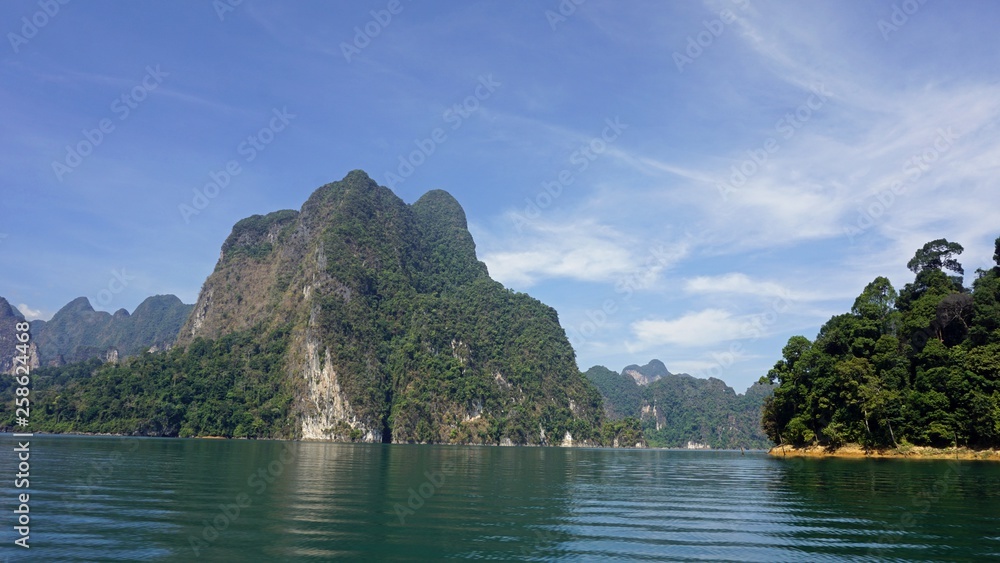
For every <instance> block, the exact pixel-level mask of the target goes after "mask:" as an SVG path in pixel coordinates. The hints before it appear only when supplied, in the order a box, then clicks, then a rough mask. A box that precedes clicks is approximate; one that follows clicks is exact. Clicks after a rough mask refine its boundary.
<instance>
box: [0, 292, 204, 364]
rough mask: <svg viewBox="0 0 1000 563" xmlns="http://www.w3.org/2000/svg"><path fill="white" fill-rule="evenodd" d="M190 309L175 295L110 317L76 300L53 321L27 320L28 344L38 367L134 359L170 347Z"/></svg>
mask: <svg viewBox="0 0 1000 563" xmlns="http://www.w3.org/2000/svg"><path fill="white" fill-rule="evenodd" d="M4 303H6V301H4ZM193 308H194V305H186V304H184V303H182V302H181V300H180V299H178V298H177V297H176V296H174V295H154V296H152V297H148V298H146V299H145V300H144V301H143V302H142V303H140V304H139V306H138V307H136V308H135V311H134V312H132V313H131V314H129V312H128V311H127V310H125V309H119V310H118V311H116V312H115V313H114V314H111V313H108V312H105V311H95V310H94V308H93V307H92V306H91V304H90V301H89V300H88V299H87V298H86V297H78V298H76V299H74V300H72V301H70V302H69V303H67V304H66V305H65V306H64V307H63V308H62V309H59V311H58V312H56V314H55V315H53V317H52V319H50V320H48V321H41V320H37V321H31V339H32V342H34V343H35V345H36V346H37V347H38V355H39V363H40V364H41V365H43V366H60V365H65V364H69V363H74V362H82V361H85V360H89V359H91V358H101V359H105V360H113V359H116V358H123V357H127V356H134V355H136V354H140V353H142V352H144V351H146V350H149V349H150V348H156V349H163V348H169V347H170V346H172V345H173V343H174V341H175V340H176V339H177V334H178V332H180V328H181V325H183V324H184V321H185V320H187V317H188V315H189V314H190V313H191V310H192V309H193ZM0 309H2V307H0ZM18 314H20V313H18ZM2 315H3V311H2V310H0V317H2Z"/></svg>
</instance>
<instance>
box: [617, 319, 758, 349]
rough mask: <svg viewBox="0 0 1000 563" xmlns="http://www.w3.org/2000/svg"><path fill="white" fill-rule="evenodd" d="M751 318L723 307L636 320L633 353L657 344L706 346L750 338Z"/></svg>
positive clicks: (631, 345) (633, 330)
mask: <svg viewBox="0 0 1000 563" xmlns="http://www.w3.org/2000/svg"><path fill="white" fill-rule="evenodd" d="M746 327H747V321H746V319H741V318H739V317H736V316H734V315H733V314H732V313H730V312H729V311H726V310H722V309H704V310H701V311H696V312H690V313H685V314H684V315H682V316H680V317H677V318H675V319H644V320H640V321H636V322H634V323H632V326H631V330H632V334H633V336H634V340H633V341H631V342H629V343H628V344H627V346H628V349H629V352H640V351H643V350H648V349H650V348H652V347H654V346H664V345H673V346H686V347H705V346H713V345H716V344H719V343H721V342H727V341H730V340H734V339H737V338H745V337H747V336H748V335H747V333H746Z"/></svg>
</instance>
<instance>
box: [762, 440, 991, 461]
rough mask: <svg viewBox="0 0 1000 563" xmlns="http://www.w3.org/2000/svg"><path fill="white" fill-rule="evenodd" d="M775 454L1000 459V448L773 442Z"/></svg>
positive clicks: (822, 456) (840, 456) (821, 456)
mask: <svg viewBox="0 0 1000 563" xmlns="http://www.w3.org/2000/svg"><path fill="white" fill-rule="evenodd" d="M767 453H768V455H770V456H774V457H815V458H848V459H866V458H867V459H953V460H954V459H957V460H978V461H1000V450H973V449H969V448H932V447H929V446H903V447H899V448H883V449H865V448H864V447H862V446H860V445H858V444H845V445H843V446H840V447H838V448H834V449H830V448H827V447H826V446H816V445H814V446H801V447H796V446H787V445H786V446H774V447H773V448H771V449H770V450H768V452H767Z"/></svg>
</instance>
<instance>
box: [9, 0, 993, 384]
mask: <svg viewBox="0 0 1000 563" xmlns="http://www.w3.org/2000/svg"><path fill="white" fill-rule="evenodd" d="M231 3H232V4H236V5H235V6H230V2H229V1H227V0H220V1H219V2H215V3H214V4H213V3H211V2H201V1H197V2H196V1H179V2H170V3H167V2H160V3H153V2H142V3H138V2H107V1H103V2H102V1H88V2H79V1H77V2H69V3H67V4H65V5H62V4H59V3H58V2H56V1H54V0H53V1H51V2H48V3H47V2H45V1H44V0H43V1H42V2H37V1H16V2H15V1H9V2H4V3H2V4H0V28H2V31H3V32H4V34H5V37H6V43H5V45H4V46H3V48H2V49H0V117H2V123H3V128H2V130H3V134H2V136H0V185H2V186H3V188H2V190H3V192H2V194H3V195H2V198H3V211H4V213H3V217H4V219H3V222H2V223H0V261H2V263H3V264H4V266H3V268H2V269H0V295H2V296H4V297H6V298H7V299H8V300H10V301H11V302H12V303H14V304H15V305H17V306H19V308H20V309H21V310H22V311H23V312H25V313H26V314H28V315H29V316H31V317H33V318H49V317H50V316H51V315H52V314H53V313H55V311H56V310H58V309H59V307H61V306H62V305H64V304H66V303H67V302H69V301H70V300H71V299H73V298H75V297H78V296H81V295H82V296H87V297H88V298H90V300H91V302H92V303H93V304H94V306H95V307H96V308H98V309H103V310H108V311H114V310H116V309H118V308H122V307H124V308H126V309H128V310H132V309H134V308H135V306H136V305H138V304H139V303H140V302H141V301H142V300H143V299H144V298H145V297H147V296H149V295H153V294H164V293H173V294H176V295H178V296H179V297H181V299H182V300H184V301H185V302H187V303H192V302H194V300H195V299H196V298H197V293H198V290H199V289H200V287H201V284H202V282H203V281H204V280H205V278H206V277H207V276H208V274H209V273H210V272H211V271H212V269H213V267H214V264H215V261H216V260H217V259H218V253H219V248H220V246H221V244H222V241H223V240H224V239H225V237H226V236H227V234H228V233H229V230H230V229H231V227H232V225H233V224H234V223H235V222H236V221H237V220H239V219H241V218H243V217H246V216H249V215H252V214H255V213H266V212H269V211H273V210H277V209H286V208H292V209H297V208H299V207H300V206H301V204H302V203H303V202H304V201H305V200H306V198H307V197H308V195H309V194H310V193H311V192H312V191H313V190H314V189H315V188H317V187H318V186H320V185H322V184H324V183H327V182H330V181H334V180H339V179H340V178H342V177H343V176H344V175H345V174H346V173H347V172H348V171H350V170H353V169H357V168H360V169H363V170H365V171H367V172H368V173H369V175H371V176H372V177H373V178H374V179H375V180H377V181H378V182H379V183H380V184H383V185H389V186H390V187H392V189H393V190H394V191H395V192H396V193H397V194H398V195H399V196H400V197H401V198H403V199H404V200H405V201H407V202H413V201H415V200H416V199H417V198H418V197H419V196H420V195H421V194H423V193H424V192H426V191H427V190H430V189H436V188H440V189H445V190H447V191H449V192H450V193H452V194H453V195H454V196H455V197H456V198H457V199H458V200H459V201H460V202H461V203H462V205H463V206H464V208H465V210H466V213H467V215H468V219H469V224H470V229H471V230H472V233H473V235H474V236H475V239H476V242H477V247H478V253H479V257H480V259H482V260H483V261H484V262H486V264H487V265H488V267H489V270H490V272H491V275H492V276H493V277H494V278H495V279H498V280H499V281H501V282H503V283H504V284H505V285H507V286H508V287H512V288H515V289H517V290H519V291H525V292H528V293H530V294H531V295H533V296H535V297H537V298H539V299H541V300H542V301H543V302H545V303H548V304H550V305H552V306H553V307H555V308H556V310H557V311H558V312H559V315H560V319H561V321H562V323H563V326H564V327H565V328H566V329H567V333H568V334H569V336H570V339H571V341H572V342H573V344H574V347H575V349H576V351H577V356H578V363H579V365H580V367H581V368H583V369H586V368H588V367H590V366H591V365H594V364H604V365H606V366H608V367H610V368H612V369H615V370H620V369H621V368H622V367H624V366H625V365H627V364H630V363H636V362H638V363H645V362H646V361H647V360H649V359H650V358H659V359H661V360H663V361H664V363H665V364H666V365H667V367H668V368H669V369H670V370H671V371H675V372H681V371H683V372H689V373H692V374H695V375H700V376H709V375H712V376H716V377H719V378H721V379H723V380H724V381H726V382H727V383H729V384H730V385H733V386H734V387H736V388H737V390H740V391H741V390H742V389H744V388H746V387H747V386H748V385H749V384H750V383H752V382H753V381H755V380H756V379H757V378H758V377H760V376H761V375H763V374H764V373H766V371H767V369H768V368H769V367H770V366H771V365H773V363H774V362H775V361H776V360H777V359H779V357H780V350H781V347H782V346H783V345H784V343H785V342H786V341H787V339H788V337H789V336H791V335H794V334H804V335H806V336H808V337H810V338H812V337H814V336H815V334H816V331H817V330H818V328H819V327H820V326H821V325H822V323H823V322H825V321H826V320H827V319H828V318H829V317H830V316H831V315H834V314H837V313H841V312H844V311H846V310H848V309H849V308H850V306H851V304H852V303H853V300H854V298H855V297H856V296H857V295H858V294H859V293H860V292H861V290H862V289H863V288H864V286H865V284H867V283H868V282H869V281H871V280H872V279H874V278H875V277H876V276H878V275H887V276H888V277H889V278H890V279H891V280H892V282H893V284H894V285H896V287H897V288H898V287H901V286H902V285H903V284H905V283H906V282H908V281H910V280H911V279H912V276H911V274H910V273H909V272H908V271H907V270H906V268H905V264H906V262H907V260H908V259H909V258H910V257H911V256H912V255H913V252H914V251H915V250H916V249H917V248H919V247H920V246H921V245H922V244H923V243H925V242H927V241H929V240H932V239H936V238H940V237H945V238H947V239H949V240H952V241H957V242H960V243H961V244H963V245H964V246H965V249H966V252H965V254H964V255H963V256H962V262H963V264H964V265H965V267H966V271H967V281H968V280H969V279H971V276H972V272H973V271H974V270H975V269H976V268H978V267H985V266H987V265H988V264H989V263H990V262H991V261H990V257H991V256H992V250H993V249H992V242H993V239H994V238H996V236H998V235H1000V221H998V215H1000V214H998V211H997V207H996V205H997V201H998V197H997V194H998V187H1000V186H998V184H997V182H996V178H997V177H998V170H997V169H998V166H1000V143H998V139H1000V135H998V133H1000V131H997V124H998V119H1000V75H998V72H1000V71H998V67H997V53H998V52H1000V37H998V34H997V33H996V22H997V21H1000V13H998V12H1000V6H997V5H996V4H995V3H993V2H987V1H979V2H974V1H970V2H962V3H944V2H935V1H933V0H930V1H926V2H919V1H918V0H908V1H906V2H895V3H894V2H868V1H864V2H861V1H855V2H845V1H828V2H810V3H798V2H796V3H792V2H765V1H763V0H749V1H744V0H738V1H734V0H718V1H706V2H702V3H697V2H669V3H668V2H611V1H607V2H605V1H600V0H563V1H562V2H558V1H555V0H552V1H544V2H462V3H458V2H449V3H445V2H423V3H417V2H410V1H409V0H400V1H398V2H397V1H388V0H386V1H381V0H379V1H373V2H352V3H346V2H339V3H333V2H295V3H278V2H264V1H256V0H244V1H243V2H241V3H239V2H235V1H233V2H231ZM46 9H47V10H48V13H46V12H45V10H46ZM213 182H217V183H215V184H212V183H213ZM220 184H225V185H224V186H220ZM216 186H219V187H216Z"/></svg>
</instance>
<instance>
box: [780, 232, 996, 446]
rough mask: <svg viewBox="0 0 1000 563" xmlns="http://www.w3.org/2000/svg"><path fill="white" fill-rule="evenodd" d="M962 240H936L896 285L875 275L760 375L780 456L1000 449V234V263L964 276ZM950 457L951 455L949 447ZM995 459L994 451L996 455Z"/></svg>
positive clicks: (794, 339) (791, 343)
mask: <svg viewBox="0 0 1000 563" xmlns="http://www.w3.org/2000/svg"><path fill="white" fill-rule="evenodd" d="M963 250H964V249H963V247H962V246H961V245H960V244H958V243H954V242H949V241H948V240H946V239H938V240H935V241H932V242H929V243H927V244H925V245H924V246H923V247H922V248H921V249H919V250H918V251H917V252H916V254H915V255H914V256H913V258H912V259H911V260H910V261H909V263H908V264H907V266H908V267H909V269H910V270H911V271H912V272H913V273H914V274H915V277H914V280H913V281H912V282H910V283H908V284H906V285H905V286H904V287H903V288H902V289H901V290H899V291H898V292H897V291H896V289H895V288H893V287H892V284H890V283H889V280H888V279H886V278H884V277H878V278H876V279H875V280H874V281H872V282H871V283H870V284H868V286H867V287H865V289H864V291H863V292H862V293H861V295H860V296H858V298H857V300H856V301H855V302H854V306H853V307H852V308H851V311H850V312H849V313H845V314H842V315H837V316H834V317H833V318H831V319H830V320H829V321H828V322H827V323H826V324H824V325H823V327H822V328H821V329H820V331H819V334H818V335H817V336H816V338H815V340H812V341H810V340H809V339H807V338H805V337H803V336H794V337H792V338H790V339H789V340H788V343H787V345H786V346H785V347H784V349H783V350H782V355H783V358H782V359H781V360H780V361H779V362H777V363H776V364H775V366H774V368H773V369H771V370H770V371H769V372H768V374H767V375H766V376H765V377H762V378H761V380H762V381H767V382H771V383H777V384H778V386H777V388H776V389H775V391H774V395H773V396H772V397H771V398H769V399H767V400H766V401H765V404H764V414H763V417H762V424H763V427H764V430H765V432H766V433H767V435H768V437H769V438H770V439H771V440H772V441H773V442H774V443H775V444H779V445H784V446H787V447H780V448H776V449H775V450H773V452H774V453H778V454H779V455H780V454H783V453H796V452H800V453H811V452H812V453H814V452H815V450H816V449H817V448H822V450H823V451H825V452H831V451H836V450H837V449H838V448H844V447H847V445H852V444H853V445H856V448H855V449H857V448H860V449H861V450H862V451H863V452H871V451H880V452H882V454H898V455H907V454H911V455H912V454H921V455H927V454H929V453H933V452H931V451H928V450H927V448H933V449H936V450H941V449H944V448H951V450H949V451H950V452H954V453H956V454H957V453H958V452H957V451H956V450H957V449H959V448H961V449H964V450H967V451H969V452H972V453H970V454H967V457H989V456H988V455H987V454H976V453H975V452H981V451H985V450H996V449H997V448H1000V238H998V239H997V240H996V246H995V253H994V255H993V260H994V262H995V263H996V266H994V267H992V268H989V269H985V270H984V269H978V270H977V271H976V277H975V280H974V281H973V283H972V287H971V288H969V287H966V286H965V285H964V284H963V280H964V274H965V271H964V269H963V267H962V265H961V263H960V262H959V261H958V256H959V255H960V254H961V253H962V252H963ZM949 455H950V454H949ZM993 457H994V458H995V457H996V456H993Z"/></svg>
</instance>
